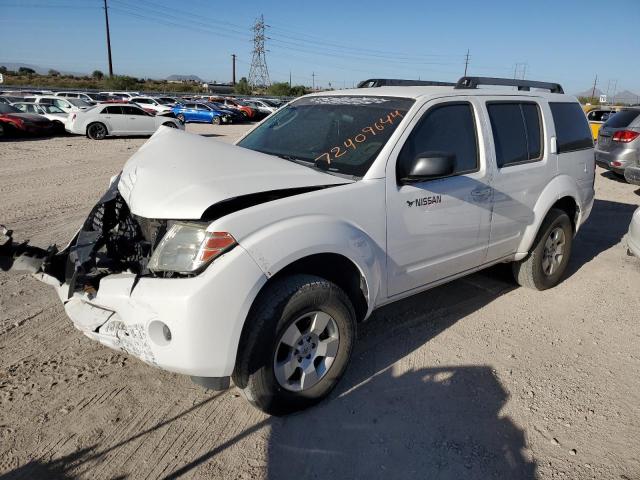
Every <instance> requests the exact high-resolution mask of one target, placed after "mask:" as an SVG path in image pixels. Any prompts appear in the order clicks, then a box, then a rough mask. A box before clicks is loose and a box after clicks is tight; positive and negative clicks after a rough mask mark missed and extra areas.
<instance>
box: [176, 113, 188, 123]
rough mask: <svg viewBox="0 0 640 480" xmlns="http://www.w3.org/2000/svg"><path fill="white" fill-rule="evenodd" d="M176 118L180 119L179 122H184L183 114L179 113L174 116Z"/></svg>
mask: <svg viewBox="0 0 640 480" xmlns="http://www.w3.org/2000/svg"><path fill="white" fill-rule="evenodd" d="M176 118H177V119H178V120H180V122H181V123H185V122H186V120H185V119H184V115H183V114H181V113H179V114H178V116H177V117H176Z"/></svg>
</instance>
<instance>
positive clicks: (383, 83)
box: [358, 78, 455, 88]
mask: <svg viewBox="0 0 640 480" xmlns="http://www.w3.org/2000/svg"><path fill="white" fill-rule="evenodd" d="M454 85H455V83H451V82H435V81H432V80H401V79H397V78H369V79H367V80H363V81H362V82H360V83H358V88H369V87H390V86H394V87H416V86H420V87H425V86H428V87H453V86H454Z"/></svg>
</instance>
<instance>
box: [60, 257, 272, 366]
mask: <svg viewBox="0 0 640 480" xmlns="http://www.w3.org/2000/svg"><path fill="white" fill-rule="evenodd" d="M265 281H266V277H265V276H264V274H263V272H262V270H260V268H259V267H258V266H257V265H256V263H255V262H254V261H253V259H252V258H251V257H250V256H249V255H248V254H247V252H246V251H245V250H244V249H242V248H235V249H233V250H232V251H230V252H228V253H226V254H225V255H223V256H222V257H220V258H219V259H217V260H216V262H215V263H214V264H213V265H211V266H210V267H209V268H208V269H207V270H206V271H205V272H203V273H202V274H201V275H198V276H196V277H191V278H178V279H176V278H172V279H165V278H140V279H137V278H136V275H133V274H114V275H108V276H106V277H103V278H102V279H101V280H100V287H99V289H98V291H97V293H96V294H95V295H92V294H90V293H86V292H75V293H74V294H73V296H72V297H71V298H68V299H67V298H65V297H66V295H67V292H68V285H66V284H61V285H59V286H58V287H57V291H58V295H59V296H60V298H61V300H62V301H63V302H64V307H65V310H66V313H67V315H68V316H69V318H71V320H72V321H73V324H74V325H75V327H76V328H78V329H79V330H80V331H82V332H83V333H84V334H85V335H86V336H88V337H89V338H92V339H93V340H97V341H99V342H100V343H102V344H103V345H106V346H107V347H110V348H113V349H117V350H121V351H124V352H126V353H128V354H130V355H133V356H135V357H137V358H139V359H140V360H142V361H144V362H146V363H148V364H150V365H153V366H156V367H160V368H162V369H165V370H168V371H171V372H176V373H182V374H187V375H191V376H196V377H227V376H229V375H231V373H232V372H233V368H234V365H235V360H236V352H237V347H238V342H239V339H240V334H241V331H242V326H243V323H244V318H245V317H246V315H247V313H248V311H249V307H250V306H251V301H252V300H253V298H255V296H256V295H257V293H258V291H259V289H260V288H261V287H262V285H263V284H264V282H265Z"/></svg>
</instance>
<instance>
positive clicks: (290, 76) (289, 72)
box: [289, 70, 291, 88]
mask: <svg viewBox="0 0 640 480" xmlns="http://www.w3.org/2000/svg"><path fill="white" fill-rule="evenodd" d="M289 88H291V70H289Z"/></svg>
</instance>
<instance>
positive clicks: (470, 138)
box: [398, 102, 479, 175]
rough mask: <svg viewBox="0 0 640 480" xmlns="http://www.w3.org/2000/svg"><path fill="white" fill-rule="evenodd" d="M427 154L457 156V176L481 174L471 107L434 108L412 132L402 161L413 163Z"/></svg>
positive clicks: (459, 104)
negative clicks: (419, 156) (478, 172)
mask: <svg viewBox="0 0 640 480" xmlns="http://www.w3.org/2000/svg"><path fill="white" fill-rule="evenodd" d="M427 152H446V153H449V154H453V155H455V159H456V166H455V170H454V173H453V175H461V174H464V173H470V172H475V171H477V170H478V168H479V161H478V142H477V134H476V122H475V120H474V116H473V107H472V106H471V104H470V103H467V102H463V103H445V104H442V105H438V106H435V107H433V108H431V109H430V110H429V111H428V112H427V113H425V114H424V116H423V117H422V119H421V120H420V122H419V123H418V125H417V126H416V127H415V128H414V129H413V132H411V135H410V136H409V138H408V139H407V141H406V143H405V144H404V146H403V147H402V150H401V152H400V155H399V158H398V161H399V162H401V161H411V159H413V158H415V157H416V156H417V155H420V154H423V153H427Z"/></svg>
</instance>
